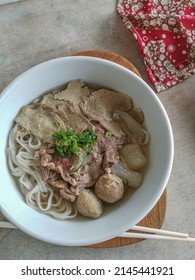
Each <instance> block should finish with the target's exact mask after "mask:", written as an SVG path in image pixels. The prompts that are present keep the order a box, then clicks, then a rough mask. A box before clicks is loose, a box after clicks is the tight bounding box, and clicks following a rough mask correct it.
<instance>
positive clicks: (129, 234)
mask: <svg viewBox="0 0 195 280" xmlns="http://www.w3.org/2000/svg"><path fill="white" fill-rule="evenodd" d="M118 237H123V238H124V237H125V238H141V239H165V240H178V241H193V242H195V238H192V237H178V236H167V235H160V234H147V233H136V232H135V233H134V232H124V233H122V234H120V235H118Z"/></svg>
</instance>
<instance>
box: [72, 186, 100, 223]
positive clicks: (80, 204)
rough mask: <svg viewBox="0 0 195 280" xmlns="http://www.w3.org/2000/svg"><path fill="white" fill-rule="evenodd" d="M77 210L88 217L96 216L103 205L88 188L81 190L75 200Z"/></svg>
mask: <svg viewBox="0 0 195 280" xmlns="http://www.w3.org/2000/svg"><path fill="white" fill-rule="evenodd" d="M76 207H77V210H78V212H79V213H80V214H81V215H83V216H85V217H89V218H98V217H99V216H100V215H101V214H102V211H103V205H102V202H101V200H100V199H98V198H97V197H96V196H95V194H94V193H93V192H91V191H89V190H82V191H81V192H80V193H79V195H78V197H77V200H76Z"/></svg>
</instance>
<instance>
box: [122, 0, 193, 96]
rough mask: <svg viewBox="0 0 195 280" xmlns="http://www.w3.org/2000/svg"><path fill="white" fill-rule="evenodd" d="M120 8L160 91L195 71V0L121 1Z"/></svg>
mask: <svg viewBox="0 0 195 280" xmlns="http://www.w3.org/2000/svg"><path fill="white" fill-rule="evenodd" d="M117 10H118V12H119V14H120V15H121V17H122V19H123V22H124V24H125V25H126V27H127V28H128V29H129V30H130V31H131V32H132V33H133V34H134V36H135V38H136V39H137V41H138V43H139V45H140V48H141V49H140V52H141V56H142V58H143V60H144V63H145V64H146V67H147V71H148V74H149V76H150V78H151V80H152V82H153V83H154V85H155V87H156V90H157V91H158V92H159V91H162V90H165V89H167V88H169V87H171V86H173V85H175V84H177V83H179V82H181V81H183V80H184V79H186V78H188V77H190V76H191V75H193V74H194V73H195V0H188V1H187V0H186V1H185V0H178V1H176V0H119V1H118V6H117Z"/></svg>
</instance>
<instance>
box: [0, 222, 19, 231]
mask: <svg viewBox="0 0 195 280" xmlns="http://www.w3.org/2000/svg"><path fill="white" fill-rule="evenodd" d="M0 228H15V229H16V228H17V227H15V226H14V225H13V224H12V223H10V222H4V221H1V222H0Z"/></svg>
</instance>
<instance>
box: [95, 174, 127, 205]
mask: <svg viewBox="0 0 195 280" xmlns="http://www.w3.org/2000/svg"><path fill="white" fill-rule="evenodd" d="M123 193H124V185H123V181H122V180H121V178H119V177H118V176H116V175H114V174H110V173H109V174H104V175H102V176H101V177H100V178H99V180H98V181H97V183H96V185H95V194H96V195H97V197H99V198H100V199H101V200H102V201H104V202H108V203H114V202H116V201H118V200H119V199H121V198H122V196H123Z"/></svg>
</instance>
